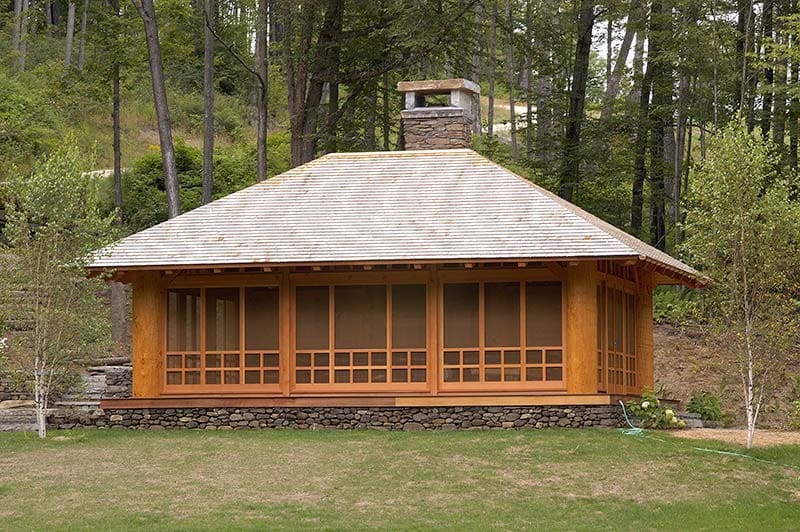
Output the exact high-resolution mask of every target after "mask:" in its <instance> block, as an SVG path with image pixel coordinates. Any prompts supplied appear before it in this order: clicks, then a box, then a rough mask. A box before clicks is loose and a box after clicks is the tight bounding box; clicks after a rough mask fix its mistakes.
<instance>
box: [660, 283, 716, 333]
mask: <svg viewBox="0 0 800 532" xmlns="http://www.w3.org/2000/svg"><path fill="white" fill-rule="evenodd" d="M702 303H703V301H702V299H701V296H700V294H698V292H696V291H694V290H686V289H675V288H658V289H656V290H655V291H654V292H653V320H654V321H655V322H656V323H668V324H671V325H678V326H680V325H689V324H692V323H702V322H703V319H704V316H703V305H702Z"/></svg>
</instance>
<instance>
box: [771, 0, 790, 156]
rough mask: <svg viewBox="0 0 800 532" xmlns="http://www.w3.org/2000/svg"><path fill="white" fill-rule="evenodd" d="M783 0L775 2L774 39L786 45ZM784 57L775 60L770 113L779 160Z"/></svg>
mask: <svg viewBox="0 0 800 532" xmlns="http://www.w3.org/2000/svg"><path fill="white" fill-rule="evenodd" d="M786 4H787V2H786V1H785V0H783V1H780V2H778V3H776V7H777V8H778V13H777V15H778V17H777V18H776V21H775V39H776V40H777V41H778V42H779V43H780V44H782V45H783V46H788V44H789V42H788V36H787V35H786V32H785V31H784V26H785V24H784V22H783V19H782V17H784V16H786V15H788V13H787V12H786V11H787V10H786ZM787 70H788V69H787V61H786V57H785V56H783V57H779V58H778V59H777V60H776V62H775V74H774V76H775V79H774V103H773V115H772V141H773V142H774V143H775V145H776V146H777V148H778V152H779V153H780V155H781V160H782V161H783V160H784V157H785V152H786V150H785V131H786V81H787V80H786V78H787Z"/></svg>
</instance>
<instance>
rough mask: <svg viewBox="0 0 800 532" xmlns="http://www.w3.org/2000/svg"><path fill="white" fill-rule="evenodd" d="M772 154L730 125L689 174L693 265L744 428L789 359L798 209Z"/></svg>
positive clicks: (756, 137) (799, 260) (799, 261)
mask: <svg viewBox="0 0 800 532" xmlns="http://www.w3.org/2000/svg"><path fill="white" fill-rule="evenodd" d="M779 168H780V165H779V157H778V155H777V153H776V149H775V147H774V146H773V145H771V144H770V143H768V142H765V141H764V140H763V139H762V137H761V135H760V134H755V133H754V134H750V133H749V132H748V131H747V128H746V127H745V125H744V124H743V123H739V122H733V123H731V124H730V125H728V126H727V127H726V128H724V129H723V130H722V131H721V132H720V133H719V134H718V135H716V136H715V137H714V138H713V139H712V140H711V142H710V144H709V147H708V149H707V153H706V159H705V160H704V161H702V162H701V163H700V164H699V165H698V166H697V167H696V169H695V170H694V172H693V174H692V176H693V180H694V185H693V188H692V191H691V196H690V198H689V205H688V207H689V208H688V213H687V224H686V234H687V240H686V250H687V252H688V256H689V257H690V259H691V260H692V261H693V262H694V263H695V264H697V265H698V266H699V267H700V268H701V269H702V270H703V271H704V272H705V273H706V274H708V275H709V276H710V277H711V278H712V279H713V285H712V286H711V288H710V290H709V291H708V295H709V298H708V303H709V305H708V316H709V320H710V322H711V324H712V326H713V330H714V332H715V333H716V335H717V337H718V340H719V342H720V345H721V346H722V349H721V352H722V355H723V356H724V357H725V358H726V359H727V360H726V362H727V363H726V364H725V365H724V367H726V368H728V369H730V370H731V371H732V372H733V373H735V374H736V376H738V377H739V378H741V379H742V380H743V381H744V382H745V383H746V385H745V390H746V393H745V397H744V403H745V408H746V412H747V414H748V424H749V425H750V426H751V427H754V426H755V425H754V424H755V422H756V420H757V418H758V413H759V409H760V407H761V405H762V398H763V397H770V396H771V395H772V392H773V391H774V390H775V389H776V387H777V386H779V385H780V384H781V379H782V372H783V370H784V368H786V367H787V365H788V364H790V363H791V362H793V361H794V360H796V357H797V345H798V343H797V339H798V312H797V308H796V303H795V298H796V295H797V293H798V290H800V278H799V276H800V254H799V253H798V249H800V204H798V202H797V201H795V200H794V199H793V194H794V191H795V190H796V189H797V188H796V187H797V180H796V176H795V175H794V174H789V175H787V174H784V173H781V172H780V171H779Z"/></svg>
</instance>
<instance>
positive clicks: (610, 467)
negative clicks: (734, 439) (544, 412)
mask: <svg viewBox="0 0 800 532" xmlns="http://www.w3.org/2000/svg"><path fill="white" fill-rule="evenodd" d="M659 438H662V436H660V435H659ZM663 439H664V440H665V441H663V442H662V441H656V440H652V439H644V438H638V437H631V436H624V435H622V434H620V433H619V432H617V431H612V430H569V429H565V430H541V431H480V432H475V431H464V432H419V433H383V432H374V431H341V432H330V431H318V432H317V431H280V430H265V431H241V432H239V431H236V432H226V433H209V432H203V431H180V432H178V431H174V432H171V431H166V432H158V433H156V432H132V431H131V432H126V431H101V430H98V431H54V432H51V433H50V436H49V437H48V439H47V440H46V441H43V442H42V441H39V440H37V439H36V438H35V436H34V435H31V434H0V529H2V530H12V529H13V530H20V529H41V528H48V529H82V528H85V529H141V528H146V529H148V530H174V529H183V530H188V529H191V530H197V529H308V528H314V529H339V530H342V529H348V530H350V529H375V528H381V529H384V528H390V529H431V528H437V529H438V528H450V529H462V530H463V529H470V530H476V529H480V530H483V529H504V530H509V529H511V530H518V529H531V528H533V529H568V530H598V529H600V530H603V529H606V530H652V529H676V528H680V529H707V530H711V529H714V530H749V529H756V528H762V529H768V530H789V529H796V527H797V523H798V522H799V520H800V470H799V469H794V468H793V467H790V466H800V446H782V447H773V448H767V449H763V450H759V451H757V452H756V453H755V454H754V456H758V457H759V458H762V459H765V460H772V461H777V462H780V463H781V464H784V465H773V464H769V463H764V462H757V461H755V460H749V459H746V458H738V457H731V456H722V455H717V454H709V453H700V452H697V451H695V450H693V449H692V447H694V446H697V445H698V443H697V442H692V441H690V440H681V439H677V438H671V437H669V436H663ZM701 446H703V447H713V448H717V449H727V450H734V451H741V449H738V448H731V447H730V446H727V447H726V446H723V445H722V444H719V443H711V442H702V444H701Z"/></svg>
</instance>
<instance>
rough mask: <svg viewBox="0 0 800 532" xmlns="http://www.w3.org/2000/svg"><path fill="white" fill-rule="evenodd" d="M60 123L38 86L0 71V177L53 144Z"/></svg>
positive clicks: (45, 150)
mask: <svg viewBox="0 0 800 532" xmlns="http://www.w3.org/2000/svg"><path fill="white" fill-rule="evenodd" d="M60 127H63V124H62V123H61V122H60V120H59V118H58V113H57V112H55V111H54V109H53V106H52V105H51V102H49V101H48V99H47V97H46V96H45V95H44V94H42V92H41V91H39V90H38V88H35V89H31V88H30V87H27V86H23V84H21V83H20V82H18V81H17V80H14V79H12V78H10V77H6V76H5V74H4V73H3V72H2V71H0V177H2V176H4V175H6V174H8V173H10V172H11V168H12V166H13V165H20V166H22V167H25V168H27V167H28V166H30V165H31V164H32V163H33V159H35V158H36V157H38V156H40V155H42V154H45V153H47V152H49V151H50V150H52V149H53V148H55V147H56V146H57V144H58V139H59V135H58V133H57V132H58V130H59V128H60Z"/></svg>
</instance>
